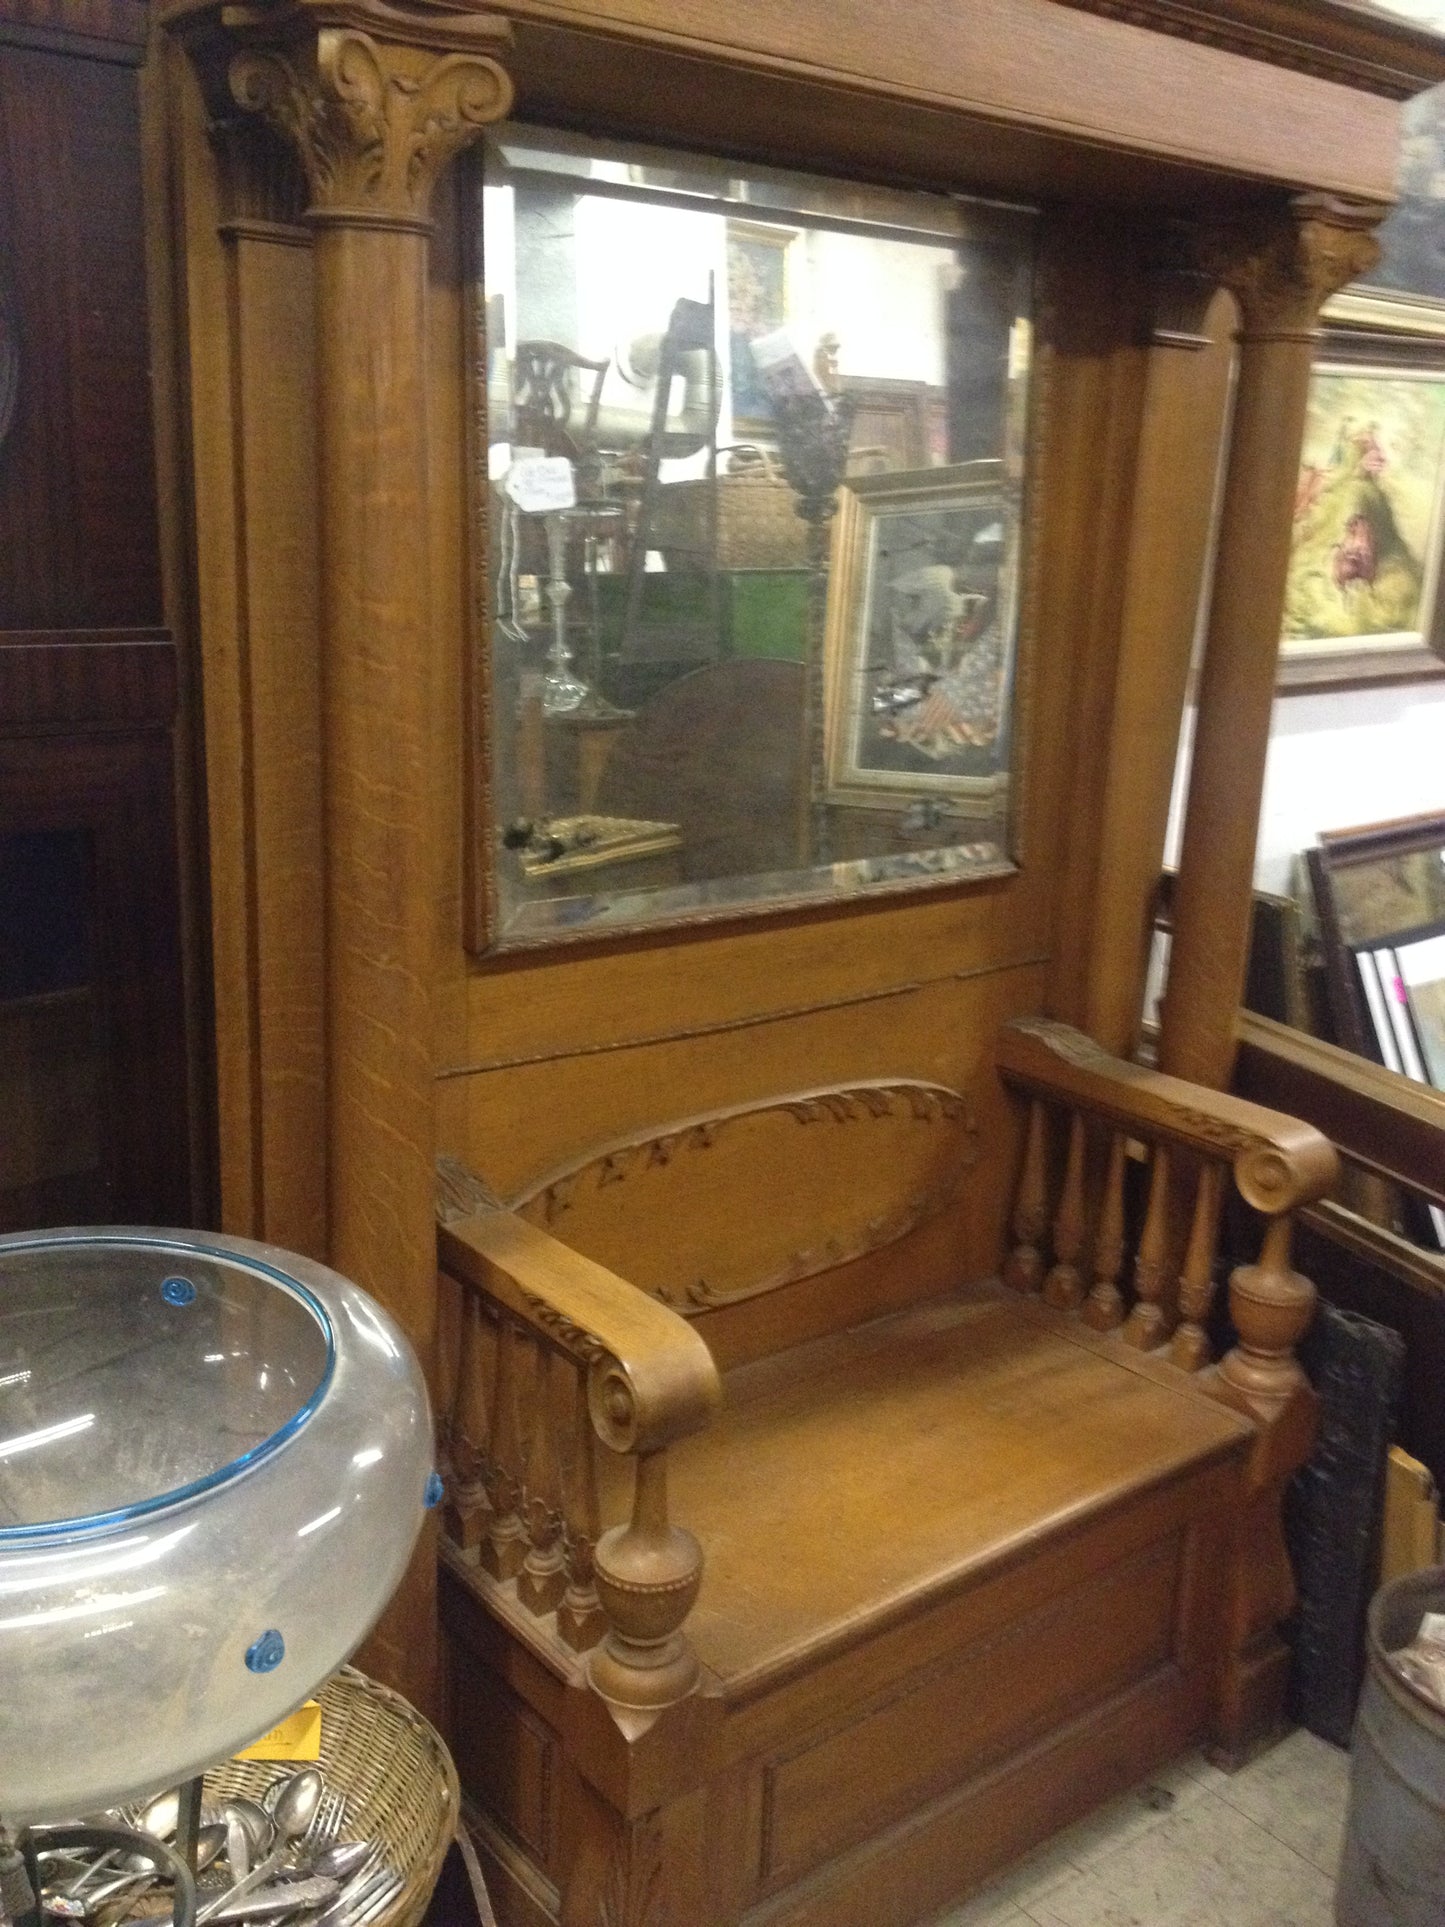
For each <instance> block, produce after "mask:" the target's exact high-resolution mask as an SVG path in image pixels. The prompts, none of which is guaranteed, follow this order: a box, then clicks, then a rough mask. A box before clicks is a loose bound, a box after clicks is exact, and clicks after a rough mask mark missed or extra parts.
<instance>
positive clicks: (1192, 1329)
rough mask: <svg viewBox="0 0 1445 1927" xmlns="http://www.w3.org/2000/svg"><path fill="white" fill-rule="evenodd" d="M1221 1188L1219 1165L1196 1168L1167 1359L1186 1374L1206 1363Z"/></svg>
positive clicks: (1208, 1355) (1212, 1300) (1222, 1182)
mask: <svg viewBox="0 0 1445 1927" xmlns="http://www.w3.org/2000/svg"><path fill="white" fill-rule="evenodd" d="M1223 1187H1224V1171H1223V1168H1222V1167H1221V1166H1220V1165H1218V1164H1213V1163H1208V1162H1206V1163H1204V1164H1202V1165H1200V1167H1199V1181H1198V1184H1197V1187H1196V1189H1195V1193H1194V1216H1193V1219H1192V1221H1191V1223H1190V1227H1189V1246H1188V1249H1187V1250H1186V1252H1185V1254H1184V1269H1183V1270H1182V1271H1181V1272H1180V1274H1179V1326H1178V1329H1177V1330H1176V1332H1175V1333H1174V1339H1173V1343H1172V1344H1171V1346H1170V1348H1169V1356H1170V1357H1171V1358H1172V1359H1173V1361H1174V1363H1175V1364H1176V1365H1178V1366H1180V1367H1181V1368H1182V1369H1183V1370H1184V1371H1186V1372H1197V1371H1199V1370H1200V1369H1201V1368H1202V1367H1203V1366H1205V1365H1207V1364H1208V1363H1209V1358H1210V1350H1209V1336H1208V1333H1207V1332H1206V1330H1205V1321H1206V1319H1207V1318H1208V1317H1209V1310H1210V1306H1211V1305H1212V1304H1213V1302H1214V1246H1215V1241H1216V1239H1217V1238H1218V1236H1219V1203H1220V1198H1221V1196H1222V1194H1223Z"/></svg>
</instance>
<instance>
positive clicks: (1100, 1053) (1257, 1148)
mask: <svg viewBox="0 0 1445 1927" xmlns="http://www.w3.org/2000/svg"><path fill="white" fill-rule="evenodd" d="M1011 1028H1012V1029H1013V1030H1015V1031H1017V1032H1019V1033H1021V1034H1023V1035H1025V1036H1028V1037H1037V1038H1038V1039H1039V1041H1040V1042H1041V1043H1044V1044H1047V1045H1048V1047H1049V1049H1050V1050H1051V1051H1052V1052H1053V1054H1054V1055H1055V1056H1056V1057H1062V1058H1063V1059H1065V1061H1066V1062H1068V1063H1070V1064H1075V1065H1077V1066H1078V1068H1079V1069H1080V1070H1086V1071H1098V1072H1100V1073H1101V1074H1108V1073H1111V1072H1114V1071H1116V1070H1117V1069H1118V1066H1119V1059H1118V1058H1117V1057H1115V1056H1113V1055H1112V1054H1111V1053H1110V1052H1109V1051H1106V1050H1105V1049H1104V1047H1103V1045H1102V1044H1096V1043H1095V1042H1094V1040H1093V1038H1092V1037H1086V1036H1085V1035H1084V1034H1083V1032H1082V1031H1078V1030H1075V1029H1074V1027H1073V1026H1072V1024H1064V1023H1060V1022H1059V1020H1058V1019H1057V1018H1053V1017H1031V1018H1028V1019H1026V1020H1023V1021H1019V1022H1015V1023H1014V1024H1013V1025H1012V1026H1011ZM1008 1074H1009V1075H1012V1073H1008ZM1027 1081H1029V1082H1030V1083H1032V1080H1027ZM1039 1094H1040V1096H1042V1097H1045V1098H1050V1097H1051V1098H1052V1100H1053V1101H1054V1102H1055V1103H1056V1104H1059V1105H1061V1106H1068V1105H1069V1104H1070V1102H1071V1100H1070V1098H1069V1097H1068V1095H1067V1093H1065V1092H1063V1091H1054V1092H1050V1091H1048V1090H1047V1089H1042V1090H1040V1093H1039ZM1078 1108H1079V1109H1081V1110H1083V1111H1093V1112H1095V1113H1096V1114H1097V1115H1098V1116H1100V1117H1105V1118H1109V1119H1111V1120H1113V1121H1115V1122H1117V1123H1119V1124H1121V1125H1122V1126H1123V1127H1124V1128H1125V1129H1126V1130H1129V1131H1131V1132H1132V1133H1133V1134H1134V1135H1135V1136H1137V1137H1140V1138H1148V1137H1149V1136H1151V1131H1150V1129H1149V1127H1148V1126H1147V1125H1146V1124H1145V1123H1144V1121H1143V1120H1142V1119H1138V1118H1131V1117H1130V1115H1129V1112H1128V1109H1127V1106H1126V1105H1124V1104H1123V1103H1119V1104H1110V1103H1108V1102H1107V1101H1106V1100H1101V1101H1100V1102H1099V1103H1098V1104H1097V1105H1092V1104H1081V1105H1079V1106H1078ZM1168 1114H1169V1131H1170V1132H1172V1133H1173V1134H1174V1135H1175V1136H1177V1137H1180V1138H1184V1139H1186V1140H1188V1141H1190V1142H1191V1143H1194V1144H1196V1145H1197V1144H1203V1145H1207V1146H1208V1147H1209V1148H1210V1149H1211V1150H1214V1151H1218V1152H1219V1153H1220V1154H1221V1155H1222V1156H1224V1157H1228V1158H1237V1157H1240V1156H1242V1155H1243V1154H1244V1153H1245V1152H1247V1151H1248V1152H1264V1151H1268V1150H1271V1149H1272V1146H1271V1145H1270V1144H1269V1140H1268V1139H1267V1138H1263V1137H1261V1136H1260V1135H1259V1134H1258V1132H1255V1131H1247V1130H1245V1129H1243V1128H1242V1127H1241V1126H1240V1125H1237V1124H1230V1123H1227V1122H1226V1121H1225V1120H1224V1119H1222V1118H1218V1117H1215V1116H1213V1115H1212V1114H1211V1113H1209V1112H1207V1111H1199V1110H1193V1109H1191V1108H1190V1107H1189V1106H1187V1105H1183V1104H1170V1105H1169V1106H1168ZM1157 1134H1158V1133H1153V1135H1157Z"/></svg>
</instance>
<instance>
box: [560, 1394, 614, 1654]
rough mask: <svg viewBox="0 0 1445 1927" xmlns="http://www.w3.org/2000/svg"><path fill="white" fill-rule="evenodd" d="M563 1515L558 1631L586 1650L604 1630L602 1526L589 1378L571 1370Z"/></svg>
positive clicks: (576, 1648) (578, 1648)
mask: <svg viewBox="0 0 1445 1927" xmlns="http://www.w3.org/2000/svg"><path fill="white" fill-rule="evenodd" d="M563 1440H564V1450H563V1453H562V1520H563V1528H564V1535H565V1536H564V1545H565V1547H566V1557H567V1590H566V1592H565V1593H564V1594H563V1595H562V1603H561V1605H560V1606H559V1607H558V1608H557V1631H558V1634H559V1635H560V1637H561V1638H562V1640H563V1641H564V1642H565V1643H566V1644H567V1645H568V1646H570V1647H571V1648H572V1650H573V1652H574V1653H583V1652H586V1651H587V1650H588V1649H589V1648H590V1647H593V1646H595V1645H596V1644H597V1642H598V1640H599V1639H601V1637H602V1635H603V1633H604V1632H605V1631H606V1630H607V1619H606V1615H605V1614H604V1613H603V1611H602V1602H601V1600H600V1599H599V1598H598V1597H597V1585H596V1577H595V1573H594V1571H593V1559H594V1554H595V1550H596V1546H597V1534H598V1530H599V1527H600V1523H601V1520H600V1513H599V1509H598V1504H597V1458H596V1448H595V1445H594V1443H593V1434H592V1423H591V1420H590V1418H589V1416H588V1409H587V1380H586V1376H585V1373H584V1372H583V1371H582V1370H581V1369H580V1368H574V1374H573V1415H572V1423H571V1424H570V1425H569V1426H568V1428H567V1430H566V1432H565V1433H564V1434H563Z"/></svg>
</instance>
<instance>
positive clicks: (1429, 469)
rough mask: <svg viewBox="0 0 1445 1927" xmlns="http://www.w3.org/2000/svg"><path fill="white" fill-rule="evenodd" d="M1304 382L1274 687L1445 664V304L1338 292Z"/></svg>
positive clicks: (1397, 674) (1348, 680)
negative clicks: (1306, 394)
mask: <svg viewBox="0 0 1445 1927" xmlns="http://www.w3.org/2000/svg"><path fill="white" fill-rule="evenodd" d="M1325 321H1326V331H1325V334H1324V337H1323V340H1322V342H1321V346H1320V351H1319V355H1318V358H1317V360H1316V365H1315V369H1314V373H1313V376H1312V379H1311V383H1310V399H1309V407H1308V413H1307V417H1306V424H1305V437H1304V449H1303V453H1302V457H1301V463H1300V479H1299V488H1298V491H1297V494H1296V503H1295V529H1294V539H1293V543H1292V546H1291V552H1290V566H1289V575H1288V578H1287V585H1286V599H1285V617H1284V629H1283V634H1282V636H1281V641H1280V658H1279V683H1280V686H1281V688H1282V689H1286V690H1298V689H1306V690H1307V689H1321V688H1330V687H1336V686H1339V685H1341V684H1361V683H1367V682H1385V681H1397V680H1401V679H1413V678H1420V677H1429V676H1438V675H1445V602H1442V597H1441V594H1440V588H1441V582H1440V577H1441V562H1442V549H1445V307H1442V305H1441V304H1439V303H1436V302H1421V301H1416V300H1411V299H1409V298H1406V297H1402V296H1399V295H1393V294H1389V293H1382V292H1380V291H1376V290H1364V291H1360V292H1358V293H1352V294H1349V295H1344V296H1340V297H1337V299H1336V300H1335V301H1333V302H1331V303H1330V304H1329V307H1328V308H1327V309H1326V312H1325Z"/></svg>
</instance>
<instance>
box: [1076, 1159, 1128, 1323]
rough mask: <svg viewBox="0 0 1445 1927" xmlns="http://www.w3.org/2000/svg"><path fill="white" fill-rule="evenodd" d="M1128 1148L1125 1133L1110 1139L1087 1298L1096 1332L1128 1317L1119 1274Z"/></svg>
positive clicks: (1087, 1316)
mask: <svg viewBox="0 0 1445 1927" xmlns="http://www.w3.org/2000/svg"><path fill="white" fill-rule="evenodd" d="M1124 1151H1125V1138H1124V1133H1123V1132H1122V1131H1115V1133H1114V1135H1113V1137H1112V1138H1111V1139H1110V1141H1109V1169H1108V1174H1107V1176H1106V1177H1105V1179H1104V1203H1103V1207H1102V1209H1101V1210H1100V1213H1099V1229H1098V1231H1097V1232H1096V1233H1095V1236H1094V1288H1093V1290H1092V1291H1091V1292H1090V1293H1089V1295H1088V1297H1087V1299H1086V1300H1085V1301H1084V1322H1085V1324H1088V1325H1092V1326H1093V1327H1094V1329H1095V1330H1096V1331H1109V1330H1111V1329H1112V1327H1113V1326H1115V1325H1118V1324H1122V1322H1123V1318H1124V1294H1123V1293H1122V1292H1121V1291H1120V1289H1119V1273H1120V1272H1121V1271H1122V1270H1123V1269H1124Z"/></svg>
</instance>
